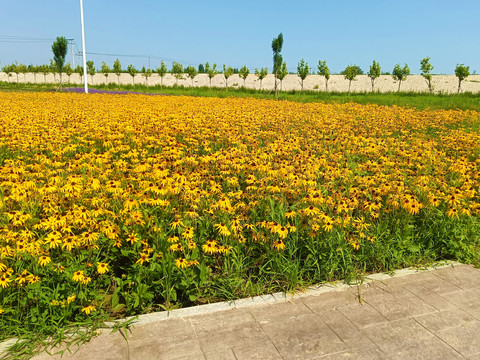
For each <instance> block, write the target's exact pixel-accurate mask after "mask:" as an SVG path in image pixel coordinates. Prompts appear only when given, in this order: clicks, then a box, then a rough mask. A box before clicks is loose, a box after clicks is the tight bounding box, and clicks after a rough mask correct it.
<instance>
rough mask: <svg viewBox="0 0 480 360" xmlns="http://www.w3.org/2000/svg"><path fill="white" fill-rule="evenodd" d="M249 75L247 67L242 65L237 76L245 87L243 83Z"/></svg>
mask: <svg viewBox="0 0 480 360" xmlns="http://www.w3.org/2000/svg"><path fill="white" fill-rule="evenodd" d="M249 74H250V69H249V68H248V67H247V65H243V66H242V68H241V69H240V71H239V76H240V77H241V78H242V79H243V86H245V81H246V80H247V77H248V75H249Z"/></svg>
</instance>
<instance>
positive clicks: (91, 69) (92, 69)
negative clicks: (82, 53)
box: [87, 60, 96, 76]
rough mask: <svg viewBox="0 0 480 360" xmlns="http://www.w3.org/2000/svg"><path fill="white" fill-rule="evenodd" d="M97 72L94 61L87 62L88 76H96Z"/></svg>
mask: <svg viewBox="0 0 480 360" xmlns="http://www.w3.org/2000/svg"><path fill="white" fill-rule="evenodd" d="M95 73H96V70H95V65H94V63H93V61H92V60H89V61H87V74H88V75H91V76H93V75H95Z"/></svg>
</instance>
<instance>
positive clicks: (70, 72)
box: [64, 63, 75, 82]
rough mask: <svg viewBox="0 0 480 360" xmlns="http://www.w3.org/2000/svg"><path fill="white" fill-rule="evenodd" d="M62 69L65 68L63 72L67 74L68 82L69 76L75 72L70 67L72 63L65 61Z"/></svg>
mask: <svg viewBox="0 0 480 360" xmlns="http://www.w3.org/2000/svg"><path fill="white" fill-rule="evenodd" d="M64 70H65V74H67V76H68V82H70V76H72V74H73V73H74V72H75V71H74V70H73V68H72V65H70V63H66V64H65V67H64Z"/></svg>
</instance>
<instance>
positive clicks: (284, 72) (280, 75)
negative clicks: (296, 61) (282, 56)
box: [277, 61, 288, 90]
mask: <svg viewBox="0 0 480 360" xmlns="http://www.w3.org/2000/svg"><path fill="white" fill-rule="evenodd" d="M287 74H288V69H287V63H286V62H285V61H284V62H283V63H282V67H281V68H280V70H279V71H278V74H277V78H278V80H280V90H283V79H285V76H287Z"/></svg>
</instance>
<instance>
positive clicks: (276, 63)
mask: <svg viewBox="0 0 480 360" xmlns="http://www.w3.org/2000/svg"><path fill="white" fill-rule="evenodd" d="M282 46H283V34H282V33H280V34H278V36H277V37H276V38H274V39H273V40H272V51H273V76H274V77H275V85H274V87H275V97H277V78H278V72H279V71H280V68H281V67H282V63H283V57H282V55H281V54H280V52H281V51H282Z"/></svg>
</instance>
